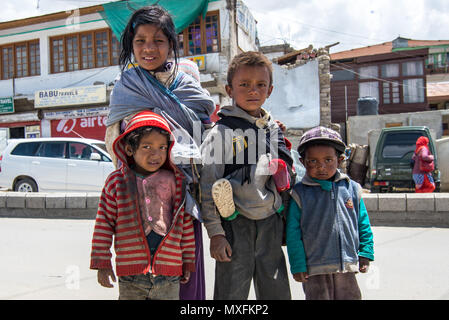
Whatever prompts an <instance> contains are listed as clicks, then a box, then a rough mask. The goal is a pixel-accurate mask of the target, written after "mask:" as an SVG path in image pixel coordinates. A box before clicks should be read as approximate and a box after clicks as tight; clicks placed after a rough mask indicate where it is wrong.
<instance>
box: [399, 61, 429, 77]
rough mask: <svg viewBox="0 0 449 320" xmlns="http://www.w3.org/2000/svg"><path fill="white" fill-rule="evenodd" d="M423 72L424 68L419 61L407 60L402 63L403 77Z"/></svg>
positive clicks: (418, 74) (419, 74)
mask: <svg viewBox="0 0 449 320" xmlns="http://www.w3.org/2000/svg"><path fill="white" fill-rule="evenodd" d="M423 74H424V70H423V65H422V62H421V61H409V62H404V63H402V75H403V76H404V77H409V76H422V75H423Z"/></svg>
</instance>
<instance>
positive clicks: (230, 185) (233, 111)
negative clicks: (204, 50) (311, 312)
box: [200, 52, 292, 300]
mask: <svg viewBox="0 0 449 320" xmlns="http://www.w3.org/2000/svg"><path fill="white" fill-rule="evenodd" d="M272 90H273V86H272V67H271V62H270V61H269V60H268V59H267V58H266V57H265V56H263V55H262V54H261V53H259V52H245V53H242V54H240V55H238V56H236V57H235V58H234V59H233V61H232V62H231V64H230V66H229V69H228V85H227V86H226V91H227V93H228V94H229V96H230V97H231V98H232V99H233V105H232V106H225V107H222V108H221V109H220V111H219V113H218V115H219V116H220V117H221V119H220V121H218V122H217V124H216V125H215V126H214V127H213V128H212V129H211V131H210V132H209V134H208V135H207V137H206V139H205V141H204V142H203V144H202V146H201V152H202V156H203V167H202V170H201V175H200V176H201V178H200V184H201V192H202V203H201V206H202V210H201V212H202V218H203V221H204V225H205V227H206V230H207V232H208V235H209V238H210V239H211V242H210V253H211V256H212V257H213V258H214V259H215V260H216V268H215V287H214V299H217V300H230V299H236V300H242V299H247V298H248V293H249V289H250V285H251V280H254V285H255V293H256V297H257V299H291V295H290V287H289V283H288V274H287V269H286V263H285V258H284V254H283V251H282V248H281V245H282V237H283V228H284V223H283V218H282V211H283V210H282V209H283V197H282V196H281V194H280V192H283V191H284V190H285V189H288V188H289V186H290V184H289V182H290V181H289V179H291V175H290V176H289V174H288V171H287V170H289V169H290V168H291V165H292V160H291V156H290V151H289V149H288V148H287V145H288V144H289V143H288V141H287V142H286V140H285V139H284V136H283V133H282V130H280V128H279V126H278V125H277V123H276V122H275V121H274V120H273V119H272V118H271V117H270V115H269V114H268V113H267V112H266V111H265V110H264V109H263V108H262V105H263V104H264V102H265V100H266V99H267V98H268V97H269V96H270V94H271V91H272ZM286 144H287V145H286ZM273 163H275V164H276V165H277V169H276V168H275V169H274V170H271V169H272V168H271V165H272V164H273ZM275 172H276V174H277V177H279V173H280V174H281V176H280V177H281V179H277V180H276V181H275V179H274V178H273V175H272V174H273V173H275ZM276 174H275V176H276ZM282 178H285V179H282ZM279 181H283V185H280V184H282V183H280V182H279ZM276 182H277V184H276Z"/></svg>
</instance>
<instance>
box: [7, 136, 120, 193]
mask: <svg viewBox="0 0 449 320" xmlns="http://www.w3.org/2000/svg"><path fill="white" fill-rule="evenodd" d="M105 150H106V147H105V144H104V142H103V141H99V140H93V139H81V138H34V139H10V140H8V145H7V146H6V148H5V149H4V150H3V152H2V155H1V156H0V186H1V187H6V188H8V189H12V190H14V191H22V192H37V191H42V192H51V191H61V192H77V191H78V192H79V191H84V192H86V191H101V190H102V188H103V184H104V181H105V180H106V178H107V176H108V175H109V174H110V173H111V172H112V171H114V170H115V167H114V164H113V163H112V161H111V157H110V156H109V154H108V153H107V152H106V151H105Z"/></svg>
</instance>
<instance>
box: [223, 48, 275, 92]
mask: <svg viewBox="0 0 449 320" xmlns="http://www.w3.org/2000/svg"><path fill="white" fill-rule="evenodd" d="M241 66H249V67H254V66H257V67H265V68H266V69H267V71H268V75H269V77H270V86H271V85H272V84H273V66H272V63H271V61H270V60H269V59H268V58H267V57H266V56H265V55H264V54H263V53H261V52H259V51H246V52H243V53H240V54H238V55H236V56H235V57H234V58H233V59H232V61H231V63H230V64H229V67H228V74H227V81H228V86H230V87H231V88H232V79H233V78H234V75H235V73H236V72H237V69H238V68H239V67H241Z"/></svg>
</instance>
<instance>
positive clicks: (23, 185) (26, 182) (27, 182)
mask: <svg viewBox="0 0 449 320" xmlns="http://www.w3.org/2000/svg"><path fill="white" fill-rule="evenodd" d="M14 191H18V192H37V191H38V189H37V184H36V182H34V181H33V180H31V179H30V178H23V179H20V180H19V181H17V182H16V183H15V185H14Z"/></svg>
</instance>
